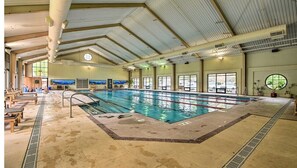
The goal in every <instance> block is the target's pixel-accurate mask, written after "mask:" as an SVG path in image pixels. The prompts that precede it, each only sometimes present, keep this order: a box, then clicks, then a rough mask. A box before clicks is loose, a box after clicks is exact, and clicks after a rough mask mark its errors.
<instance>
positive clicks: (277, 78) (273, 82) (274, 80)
mask: <svg viewBox="0 0 297 168" xmlns="http://www.w3.org/2000/svg"><path fill="white" fill-rule="evenodd" d="M287 83H288V81H287V78H286V77H285V76H283V75H280V74H272V75H269V76H268V77H267V78H266V80H265V84H266V86H267V87H268V88H269V89H272V90H281V89H283V88H284V87H286V86H287Z"/></svg>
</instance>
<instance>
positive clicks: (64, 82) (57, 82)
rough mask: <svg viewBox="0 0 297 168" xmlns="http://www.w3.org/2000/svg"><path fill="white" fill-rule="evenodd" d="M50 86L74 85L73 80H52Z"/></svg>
mask: <svg viewBox="0 0 297 168" xmlns="http://www.w3.org/2000/svg"><path fill="white" fill-rule="evenodd" d="M51 84H52V85H75V80H74V79H52V80H51Z"/></svg>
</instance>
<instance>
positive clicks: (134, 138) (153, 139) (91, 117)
mask: <svg viewBox="0 0 297 168" xmlns="http://www.w3.org/2000/svg"><path fill="white" fill-rule="evenodd" d="M250 115H251V114H250V113H247V114H246V115H243V116H241V117H239V118H237V119H235V120H233V121H231V122H229V123H227V124H225V125H223V126H222V127H219V128H217V129H215V130H213V131H211V132H209V133H207V134H205V135H202V136H200V137H199V138H197V139H166V138H164V139H163V138H145V137H143V138H139V137H121V136H119V135H117V134H116V133H114V132H113V131H112V130H110V129H109V128H108V127H106V126H105V125H104V124H102V123H101V122H100V121H98V120H97V119H96V118H94V117H93V116H92V115H89V116H88V118H89V119H90V120H91V121H93V122H94V123H95V124H96V125H97V126H99V127H100V128H101V129H102V130H104V131H105V132H106V133H107V134H108V135H109V136H110V137H111V138H113V139H114V140H130V141H156V142H173V143H202V142H203V141H205V140H207V139H208V138H210V137H212V136H214V135H216V134H218V133H220V132H222V131H223V130H225V129H227V128H229V127H231V126H232V125H234V124H236V123H238V122H239V121H241V120H243V119H245V118H247V117H249V116H250Z"/></svg>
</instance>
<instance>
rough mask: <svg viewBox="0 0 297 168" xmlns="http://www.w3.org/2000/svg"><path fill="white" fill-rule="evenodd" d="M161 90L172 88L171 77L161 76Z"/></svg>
mask: <svg viewBox="0 0 297 168" xmlns="http://www.w3.org/2000/svg"><path fill="white" fill-rule="evenodd" d="M158 79H159V80H158V81H159V85H158V86H159V90H171V77H170V76H159V78H158Z"/></svg>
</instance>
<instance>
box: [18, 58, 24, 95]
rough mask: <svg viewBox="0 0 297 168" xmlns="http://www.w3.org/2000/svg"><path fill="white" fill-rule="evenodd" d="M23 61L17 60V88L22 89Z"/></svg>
mask: <svg viewBox="0 0 297 168" xmlns="http://www.w3.org/2000/svg"><path fill="white" fill-rule="evenodd" d="M23 78H24V76H23V61H21V60H19V61H18V82H19V83H18V88H19V89H22V88H23V87H22V86H23Z"/></svg>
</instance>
